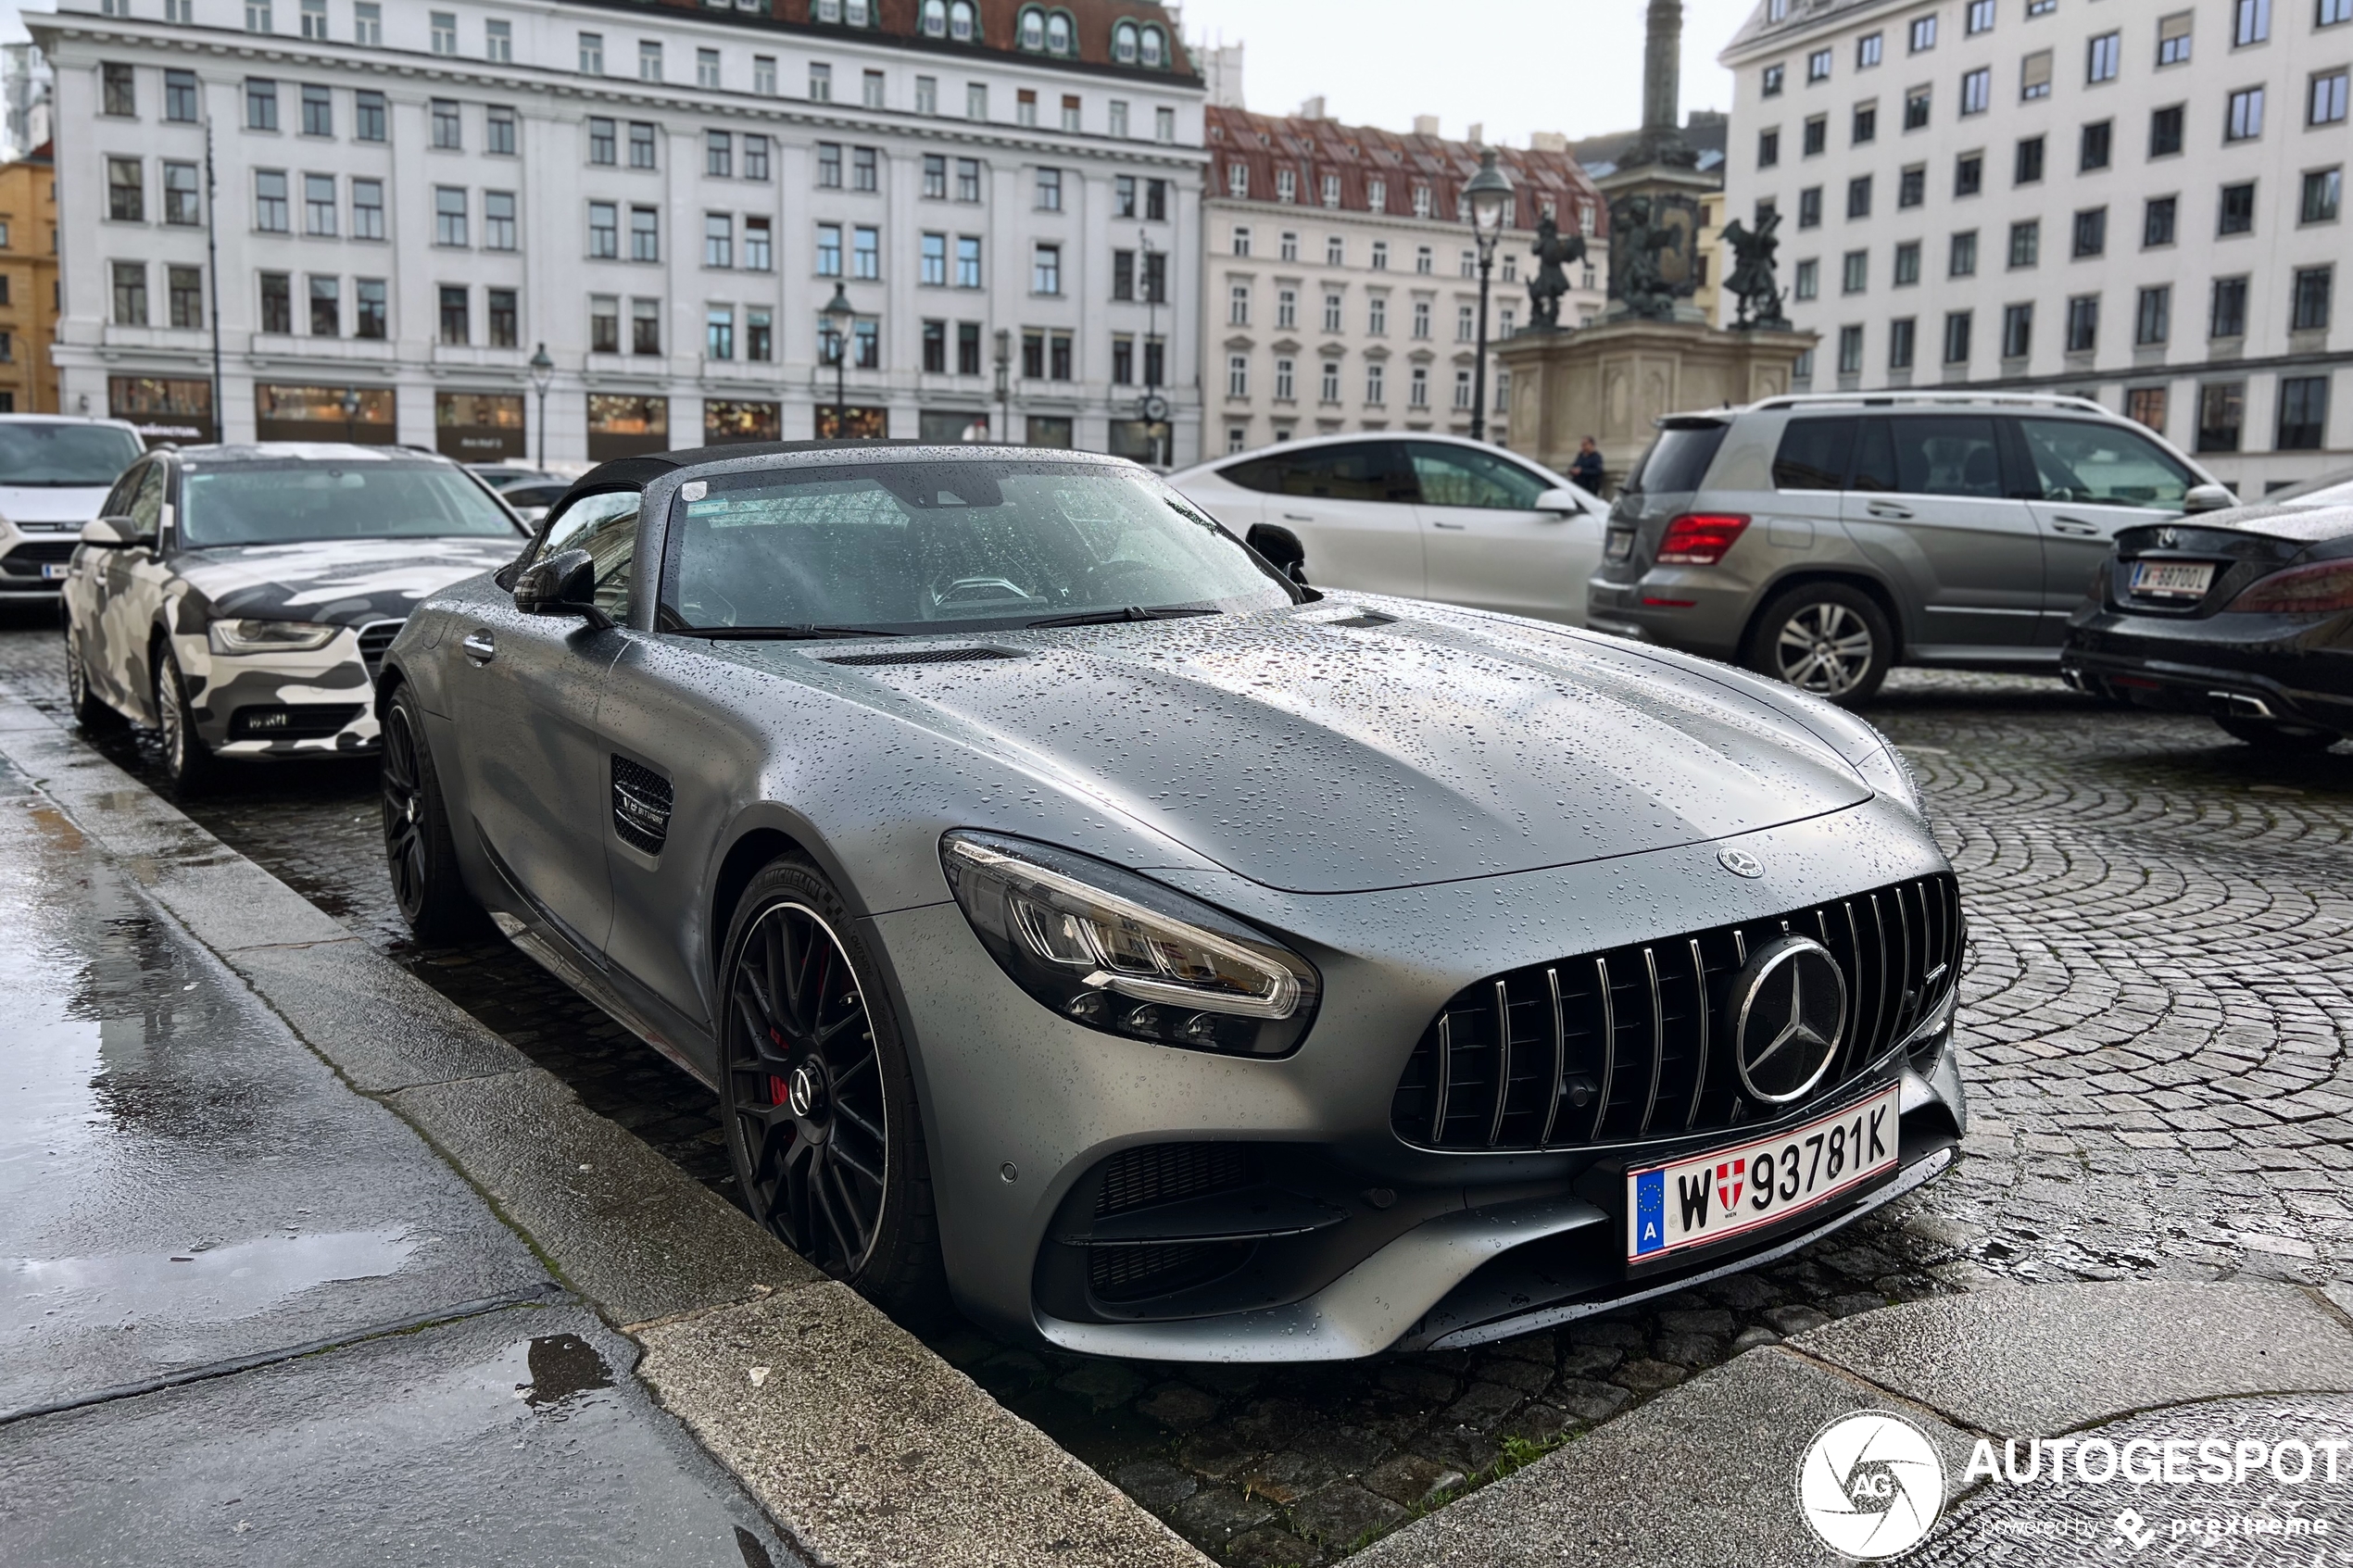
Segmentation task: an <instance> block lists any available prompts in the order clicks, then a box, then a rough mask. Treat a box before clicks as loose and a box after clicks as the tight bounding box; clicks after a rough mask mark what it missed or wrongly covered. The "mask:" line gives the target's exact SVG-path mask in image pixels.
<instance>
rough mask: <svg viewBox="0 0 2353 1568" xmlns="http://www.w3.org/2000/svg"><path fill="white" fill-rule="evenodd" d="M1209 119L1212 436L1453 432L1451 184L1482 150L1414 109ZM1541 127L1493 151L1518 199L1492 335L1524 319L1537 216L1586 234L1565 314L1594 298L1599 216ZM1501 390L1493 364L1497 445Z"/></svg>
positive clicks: (1459, 219) (1571, 163) (1462, 424)
mask: <svg viewBox="0 0 2353 1568" xmlns="http://www.w3.org/2000/svg"><path fill="white" fill-rule="evenodd" d="M1309 107H1310V108H1311V109H1319V108H1320V106H1318V105H1311V106H1309ZM1208 132H1209V152H1210V156H1211V160H1212V163H1211V170H1210V179H1211V185H1210V192H1209V197H1208V202H1207V216H1206V221H1205V225H1204V232H1205V234H1206V237H1207V240H1208V248H1209V256H1208V259H1207V261H1206V263H1205V266H1204V273H1205V276H1206V280H1207V283H1208V295H1207V297H1206V298H1205V299H1204V300H1203V301H1202V307H1201V309H1202V323H1203V326H1202V332H1203V348H1202V359H1203V361H1204V366H1203V370H1204V373H1205V375H1206V377H1207V382H1208V384H1207V387H1206V392H1207V397H1206V400H1205V409H1206V412H1205V416H1204V417H1205V420H1206V423H1207V427H1208V428H1207V440H1208V441H1209V443H1210V444H1211V445H1212V448H1213V449H1214V450H1222V451H1227V452H1240V451H1247V450H1250V449H1252V448H1253V447H1257V446H1262V445H1268V444H1270V443H1273V442H1277V441H1288V440H1290V439H1292V438H1293V437H1295V436H1304V435H1326V434H1331V433H1336V432H1340V431H1352V430H1406V431H1432V430H1434V431H1444V432H1450V433H1454V434H1459V435H1467V434H1468V433H1470V421H1471V414H1472V411H1473V406H1474V399H1475V396H1476V388H1477V384H1478V378H1477V373H1476V372H1477V367H1478V266H1477V249H1476V246H1475V245H1473V243H1472V239H1471V232H1470V227H1469V223H1468V220H1467V218H1466V215H1464V214H1463V213H1462V212H1461V210H1460V195H1461V192H1462V187H1463V185H1464V184H1465V183H1466V182H1467V181H1468V180H1469V179H1470V177H1471V176H1472V175H1474V174H1476V173H1477V172H1478V165H1479V154H1480V152H1481V151H1482V149H1481V148H1480V147H1479V146H1478V145H1477V144H1473V143H1470V142H1462V141H1447V140H1444V139H1442V138H1441V137H1440V136H1439V135H1438V134H1437V127H1436V125H1435V123H1434V122H1432V121H1428V120H1425V121H1424V122H1422V123H1421V124H1420V125H1418V126H1417V127H1416V132H1415V133H1414V134H1413V135H1410V136H1408V135H1400V134H1397V133H1394V132H1384V131H1378V130H1373V129H1369V128H1365V127H1356V126H1346V125H1341V124H1340V123H1339V122H1337V121H1334V120H1330V119H1324V118H1322V116H1321V115H1320V113H1311V114H1302V115H1298V116H1274V115H1261V114H1252V113H1249V112H1248V111H1246V110H1242V109H1239V108H1231V107H1219V106H1217V105H1214V104H1213V105H1212V106H1211V107H1210V109H1209V113H1208ZM1549 140H1550V141H1551V142H1552V143H1553V144H1552V145H1549V146H1544V147H1539V148H1536V149H1532V150H1523V149H1517V148H1504V149H1498V150H1499V152H1500V153H1501V155H1502V158H1503V161H1504V168H1505V169H1506V171H1507V172H1509V173H1510V174H1511V176H1512V177H1513V181H1514V183H1515V186H1516V195H1515V198H1514V203H1513V211H1512V226H1511V227H1510V228H1508V229H1507V230H1506V231H1505V232H1504V236H1503V238H1502V239H1501V240H1500V241H1499V242H1498V244H1497V246H1496V255H1495V264H1494V273H1493V278H1492V281H1491V295H1490V301H1489V317H1488V340H1489V343H1490V345H1493V344H1495V343H1498V342H1501V341H1502V340H1503V339H1504V338H1507V337H1509V336H1511V335H1512V333H1513V332H1516V331H1517V330H1518V329H1520V328H1521V327H1524V326H1526V325H1528V324H1529V295H1528V290H1527V280H1528V279H1529V278H1530V277H1532V276H1533V275H1534V270H1535V262H1534V261H1533V260H1532V259H1531V258H1530V257H1529V247H1530V245H1531V244H1532V242H1533V240H1534V238H1535V227H1536V224H1537V223H1538V222H1539V221H1540V220H1541V219H1543V218H1545V217H1547V216H1550V217H1552V218H1553V219H1554V221H1555V222H1556V223H1558V225H1559V226H1560V228H1561V229H1562V230H1563V232H1569V233H1579V232H1582V233H1584V234H1586V235H1587V236H1589V237H1588V242H1587V243H1588V245H1589V246H1590V252H1591V253H1590V255H1589V256H1588V257H1587V259H1586V260H1585V261H1584V262H1583V263H1581V264H1572V265H1571V266H1570V268H1569V269H1568V281H1569V284H1570V289H1571V292H1570V294H1569V295H1567V297H1566V298H1565V299H1563V300H1562V302H1561V323H1562V325H1564V326H1576V325H1579V324H1581V323H1583V322H1584V321H1587V320H1592V318H1593V317H1594V316H1596V315H1598V314H1599V313H1600V311H1601V309H1602V306H1603V297H1604V291H1603V285H1604V282H1606V280H1607V277H1608V270H1609V269H1608V260H1607V254H1606V245H1605V242H1604V239H1603V237H1602V236H1603V232H1604V230H1605V228H1606V224H1607V217H1606V214H1605V213H1604V209H1603V203H1602V200H1601V197H1600V194H1598V193H1597V192H1596V191H1595V190H1594V189H1593V186H1592V182H1591V181H1589V180H1588V179H1586V177H1585V174H1584V171H1583V170H1582V169H1579V168H1578V167H1577V164H1576V162H1575V160H1573V159H1572V158H1570V157H1569V156H1568V154H1567V144H1566V142H1565V141H1562V140H1561V139H1559V138H1550V139H1549ZM1510 390H1511V389H1510V386H1509V383H1508V382H1507V381H1506V380H1505V379H1504V377H1503V376H1502V375H1501V374H1499V372H1498V370H1497V368H1496V366H1495V365H1494V364H1493V363H1492V361H1491V362H1490V363H1489V366H1488V374H1487V402H1488V408H1489V413H1488V419H1487V432H1486V433H1487V438H1488V439H1489V440H1491V441H1493V442H1496V443H1498V444H1501V443H1503V442H1504V439H1505V437H1506V435H1507V434H1508V432H1509V425H1508V422H1507V418H1506V415H1505V410H1506V409H1507V408H1509V407H1510V396H1509V394H1510Z"/></svg>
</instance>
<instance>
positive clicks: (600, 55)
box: [579, 32, 605, 76]
mask: <svg viewBox="0 0 2353 1568" xmlns="http://www.w3.org/2000/svg"><path fill="white" fill-rule="evenodd" d="M579 57H580V74H581V75H583V76H602V75H604V74H605V35H604V34H603V33H601V32H584V33H582V34H581V35H580V56H579Z"/></svg>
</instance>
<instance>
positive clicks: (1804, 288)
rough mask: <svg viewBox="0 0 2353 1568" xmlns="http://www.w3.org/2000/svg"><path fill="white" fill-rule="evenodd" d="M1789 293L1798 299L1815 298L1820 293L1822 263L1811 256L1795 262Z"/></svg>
mask: <svg viewBox="0 0 2353 1568" xmlns="http://www.w3.org/2000/svg"><path fill="white" fill-rule="evenodd" d="M1791 293H1792V294H1793V295H1794V296H1795V297H1797V298H1799V299H1817V298H1819V297H1820V295H1821V293H1822V264H1821V262H1819V261H1818V260H1815V259H1813V258H1811V257H1808V258H1807V259H1806V260H1804V261H1801V262H1799V263H1798V264H1797V272H1796V275H1795V279H1794V281H1793V283H1792V286H1791Z"/></svg>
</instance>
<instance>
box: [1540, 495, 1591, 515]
mask: <svg viewBox="0 0 2353 1568" xmlns="http://www.w3.org/2000/svg"><path fill="white" fill-rule="evenodd" d="M1536 509H1537V510H1538V511H1540V512H1552V513H1554V514H1555V515H1560V516H1567V517H1575V516H1577V515H1578V514H1579V512H1581V511H1583V510H1584V509H1585V503H1584V501H1583V499H1582V498H1581V497H1580V496H1579V495H1578V493H1577V492H1576V491H1574V490H1569V489H1554V490H1547V491H1545V492H1544V493H1543V494H1542V495H1539V496H1537V497H1536Z"/></svg>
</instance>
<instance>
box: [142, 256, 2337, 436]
mask: <svg viewBox="0 0 2353 1568" xmlns="http://www.w3.org/2000/svg"><path fill="white" fill-rule="evenodd" d="M175 270H176V269H175ZM2328 422H2329V379H2328V377H2326V376H2282V377H2281V378H2280V432H2279V438H2278V440H2276V441H2275V442H2273V443H2272V445H2274V446H2275V447H2276V448H2277V449H2278V450H2280V451H2282V452H2317V451H2319V450H2321V449H2322V447H2323V446H2326V445H2328V443H2327V441H2326V440H2325V439H2323V438H2324V437H2325V436H2326V435H2327V433H2328Z"/></svg>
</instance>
